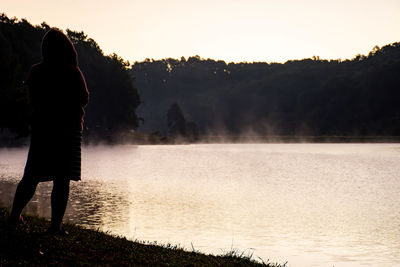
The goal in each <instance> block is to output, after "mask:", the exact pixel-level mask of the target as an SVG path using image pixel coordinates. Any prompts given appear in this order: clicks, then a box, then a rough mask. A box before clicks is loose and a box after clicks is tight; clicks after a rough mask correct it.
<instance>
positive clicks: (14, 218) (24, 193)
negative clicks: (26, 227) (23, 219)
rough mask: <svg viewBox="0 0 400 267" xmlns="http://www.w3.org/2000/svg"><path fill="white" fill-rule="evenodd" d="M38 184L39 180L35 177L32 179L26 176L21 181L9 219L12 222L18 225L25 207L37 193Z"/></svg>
mask: <svg viewBox="0 0 400 267" xmlns="http://www.w3.org/2000/svg"><path fill="white" fill-rule="evenodd" d="M37 185H38V182H37V181H35V180H34V179H30V178H27V177H25V176H24V177H22V180H21V181H20V182H19V184H18V186H17V190H16V191H15V196H14V203H13V207H12V210H11V214H10V219H9V221H10V223H12V224H14V225H17V223H18V220H19V216H20V215H21V212H22V210H23V209H24V208H25V206H26V204H28V202H29V201H30V200H31V198H32V197H33V195H34V194H35V191H36V187H37Z"/></svg>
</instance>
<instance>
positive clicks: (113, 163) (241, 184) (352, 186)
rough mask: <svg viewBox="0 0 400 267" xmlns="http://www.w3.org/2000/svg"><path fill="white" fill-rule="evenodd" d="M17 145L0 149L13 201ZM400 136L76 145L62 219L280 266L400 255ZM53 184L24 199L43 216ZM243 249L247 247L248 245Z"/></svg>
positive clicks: (4, 192)
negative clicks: (79, 159)
mask: <svg viewBox="0 0 400 267" xmlns="http://www.w3.org/2000/svg"><path fill="white" fill-rule="evenodd" d="M26 153H27V151H26V150H0V168H1V169H0V205H2V206H8V207H9V206H10V205H11V201H12V197H13V194H14V191H15V187H16V184H17V182H18V180H19V177H20V176H21V174H22V171H23V166H24V163H25V159H26ZM399 160H400V145H397V144H373V145H369V144H359V145H356V144H263V145H260V144H246V145H189V146H116V147H88V148H85V149H83V175H82V177H83V180H82V181H81V182H72V183H71V196H70V202H69V206H68V208H67V214H66V217H65V218H66V219H67V220H70V221H73V222H75V223H78V224H81V225H84V226H86V227H90V228H99V229H101V230H104V231H110V232H112V233H115V234H120V235H124V236H126V237H127V238H130V239H139V240H149V241H158V242H161V243H167V242H171V243H173V244H180V245H182V246H185V247H186V248H191V243H193V245H194V247H195V249H199V250H201V251H204V252H211V253H218V254H219V253H222V252H224V251H227V250H230V249H231V248H232V247H233V248H238V249H241V250H246V249H247V250H248V251H250V250H251V251H253V250H254V255H257V256H260V257H262V258H263V259H264V260H265V259H271V260H272V261H278V262H286V261H289V266H333V265H335V266H363V265H370V266H371V265H372V266H394V265H399V264H400V245H399V244H400V227H399V226H400V212H399V211H400V203H399V201H398V196H399V193H400V183H399V182H398V178H399V177H398V176H399V173H400V164H398V163H399ZM51 186H52V185H51V183H42V184H41V185H40V186H39V188H38V191H37V194H36V195H35V197H34V199H33V200H32V201H31V203H30V204H29V205H28V207H27V211H28V212H29V213H35V214H41V215H43V216H46V217H49V216H50V207H49V206H50V202H49V201H50V192H51ZM251 251H250V252H251Z"/></svg>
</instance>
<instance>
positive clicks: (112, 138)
mask: <svg viewBox="0 0 400 267" xmlns="http://www.w3.org/2000/svg"><path fill="white" fill-rule="evenodd" d="M83 139H84V144H85V145H99V144H102V145H120V144H134V145H162V144H166V145H174V144H214V143H216V144H220V143H233V144H237V143H400V136H343V135H338V136H279V135H269V136H259V135H204V136H197V137H184V136H177V137H171V136H164V135H155V134H147V133H134V134H118V135H105V136H85V134H84V138H83ZM28 145H29V137H14V136H13V135H11V134H9V133H8V134H7V135H1V134H0V147H24V146H28Z"/></svg>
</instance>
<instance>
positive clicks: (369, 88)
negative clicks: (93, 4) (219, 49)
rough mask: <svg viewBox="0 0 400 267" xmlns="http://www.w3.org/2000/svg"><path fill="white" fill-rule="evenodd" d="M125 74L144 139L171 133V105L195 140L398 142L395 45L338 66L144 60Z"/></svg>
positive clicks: (399, 86)
mask: <svg viewBox="0 0 400 267" xmlns="http://www.w3.org/2000/svg"><path fill="white" fill-rule="evenodd" d="M131 74H132V76H133V77H135V78H136V85H137V86H138V88H139V93H140V95H141V97H142V100H143V104H142V105H141V106H140V107H139V109H138V113H139V115H140V116H142V117H143V118H144V124H143V126H141V128H140V129H142V130H143V131H147V132H157V131H158V132H161V133H168V132H171V129H170V127H169V126H170V125H171V124H170V123H168V121H167V113H168V110H170V109H171V108H172V106H173V105H176V104H175V103H177V104H178V105H179V108H180V109H181V112H182V113H183V115H184V117H185V119H186V121H191V122H192V123H193V122H194V123H195V124H196V126H197V127H196V129H198V131H199V133H200V135H263V136H265V135H270V136H271V135H285V136H294V135H301V136H399V135H400V104H399V99H400V43H393V44H390V45H386V46H384V47H382V48H379V47H375V48H373V50H372V51H371V52H370V53H369V54H368V55H366V56H364V55H357V56H356V57H355V58H353V59H351V60H344V61H341V60H321V59H319V58H318V57H313V58H312V59H303V60H294V61H288V62H286V63H285V64H278V63H270V64H268V63H263V62H260V63H229V64H226V63H225V62H224V61H215V60H211V59H202V58H200V57H199V56H195V57H189V58H188V59H185V58H181V59H180V60H177V59H164V60H151V59H147V60H145V61H144V62H136V63H135V64H134V65H133V66H132V71H131ZM175 109H176V108H175ZM178 117H179V116H178ZM181 121H182V120H181Z"/></svg>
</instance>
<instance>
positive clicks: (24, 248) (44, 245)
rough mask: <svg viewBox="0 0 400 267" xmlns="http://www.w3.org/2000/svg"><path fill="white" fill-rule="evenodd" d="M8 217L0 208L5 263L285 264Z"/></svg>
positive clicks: (1, 258) (1, 257) (1, 260)
mask: <svg viewBox="0 0 400 267" xmlns="http://www.w3.org/2000/svg"><path fill="white" fill-rule="evenodd" d="M7 217H8V211H7V210H6V209H4V208H0V236H1V238H0V266H270V267H272V266H276V267H278V266H282V265H279V264H271V263H259V262H256V261H254V260H253V259H251V256H243V255H241V254H238V253H237V252H235V251H232V252H228V253H226V254H225V255H221V256H214V255H205V254H202V253H199V252H197V251H192V252H189V251H185V250H184V249H182V248H180V247H179V246H174V245H170V244H167V245H156V244H145V243H143V242H133V241H129V240H127V239H126V238H124V237H118V236H112V235H108V234H105V233H103V232H100V231H96V230H88V229H84V228H82V227H80V226H76V225H73V224H66V225H65V228H66V230H67V231H68V232H69V235H68V236H54V235H50V234H48V233H47V232H46V229H47V228H48V227H49V222H48V220H46V219H44V218H41V217H38V216H26V217H25V224H23V225H20V226H18V227H17V230H16V231H8V230H7V227H6V218H7ZM283 266H284V265H283ZM283 266H282V267H283Z"/></svg>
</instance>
